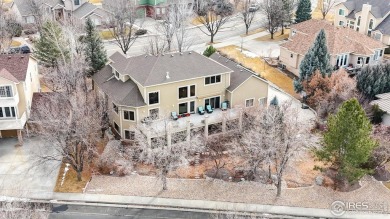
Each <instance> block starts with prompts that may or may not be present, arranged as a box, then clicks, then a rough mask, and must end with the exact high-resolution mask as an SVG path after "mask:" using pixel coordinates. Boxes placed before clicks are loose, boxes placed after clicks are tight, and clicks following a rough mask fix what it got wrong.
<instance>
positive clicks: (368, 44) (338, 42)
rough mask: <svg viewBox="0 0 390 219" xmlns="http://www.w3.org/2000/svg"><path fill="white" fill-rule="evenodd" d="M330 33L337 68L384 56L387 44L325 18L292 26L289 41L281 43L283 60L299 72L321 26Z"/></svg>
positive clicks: (367, 61) (283, 64) (365, 62)
mask: <svg viewBox="0 0 390 219" xmlns="http://www.w3.org/2000/svg"><path fill="white" fill-rule="evenodd" d="M321 29H323V30H324V31H325V34H326V40H327V46H328V52H329V54H330V63H331V65H332V66H334V67H335V68H340V67H352V68H360V67H362V66H363V65H367V64H375V63H378V62H379V61H381V60H382V58H383V54H384V50H385V49H386V47H387V46H386V45H385V44H383V43H381V42H380V41H377V40H374V39H373V38H371V37H368V36H367V35H363V34H361V33H359V32H356V31H355V30H352V29H350V28H347V27H340V26H335V25H332V24H331V23H329V22H327V21H325V20H314V19H312V20H308V21H304V22H302V23H299V24H294V25H292V26H291V31H290V36H289V38H288V41H287V42H285V43H282V44H281V45H280V57H279V60H280V63H281V64H282V66H283V67H284V68H286V69H287V70H288V71H290V72H292V73H294V74H295V75H297V76H299V65H300V63H301V62H302V60H303V58H304V56H305V54H306V53H307V51H308V50H309V48H310V47H311V46H312V45H313V44H314V41H315V38H316V37H317V34H318V33H319V32H320V30H321Z"/></svg>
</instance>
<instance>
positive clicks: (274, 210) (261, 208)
mask: <svg viewBox="0 0 390 219" xmlns="http://www.w3.org/2000/svg"><path fill="white" fill-rule="evenodd" d="M29 198H30V199H35V200H42V201H50V202H52V203H67V202H72V203H73V204H75V203H79V204H81V205H85V204H86V203H87V204H89V205H94V206H96V205H97V206H99V205H102V206H107V205H114V206H117V207H130V206H137V207H141V208H142V207H148V208H163V209H176V210H179V209H186V210H187V211H191V210H193V211H224V212H248V213H261V214H267V213H268V214H278V215H289V216H297V217H299V216H304V217H321V218H336V217H335V215H333V214H332V212H331V211H330V209H317V208H300V207H288V206H274V205H259V204H243V203H233V202H217V201H206V200H184V199H171V198H156V197H140V196H119V195H100V194H80V193H79V194H73V193H72V194H70V193H54V194H53V197H52V200H48V199H46V200H43V199H42V198H41V197H40V196H39V195H37V196H30V197H29ZM2 200H7V197H0V201H2ZM388 217H389V216H388V215H386V214H376V213H363V212H345V213H344V214H343V215H342V216H340V217H337V218H355V219H360V218H361V219H382V218H388Z"/></svg>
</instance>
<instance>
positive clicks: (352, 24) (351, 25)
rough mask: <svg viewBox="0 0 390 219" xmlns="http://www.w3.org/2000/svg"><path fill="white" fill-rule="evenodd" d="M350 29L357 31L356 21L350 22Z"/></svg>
mask: <svg viewBox="0 0 390 219" xmlns="http://www.w3.org/2000/svg"><path fill="white" fill-rule="evenodd" d="M349 28H351V29H355V22H354V21H349Z"/></svg>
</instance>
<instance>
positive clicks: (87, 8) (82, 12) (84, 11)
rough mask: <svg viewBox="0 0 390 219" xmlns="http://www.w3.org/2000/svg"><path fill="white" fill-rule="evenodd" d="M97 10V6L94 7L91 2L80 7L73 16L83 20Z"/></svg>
mask: <svg viewBox="0 0 390 219" xmlns="http://www.w3.org/2000/svg"><path fill="white" fill-rule="evenodd" d="M96 8H97V6H96V5H93V4H91V3H89V2H86V3H84V4H83V5H81V6H80V7H78V8H77V9H76V10H75V11H74V12H73V15H74V16H76V17H77V18H83V17H85V16H86V15H88V14H89V13H91V12H93V11H94V10H95V9H96Z"/></svg>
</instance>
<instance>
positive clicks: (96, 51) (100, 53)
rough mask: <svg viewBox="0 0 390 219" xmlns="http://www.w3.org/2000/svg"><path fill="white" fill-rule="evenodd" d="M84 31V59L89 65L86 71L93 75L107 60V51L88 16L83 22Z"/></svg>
mask: <svg viewBox="0 0 390 219" xmlns="http://www.w3.org/2000/svg"><path fill="white" fill-rule="evenodd" d="M85 31H86V36H85V38H84V39H83V40H84V41H83V42H84V44H85V48H84V52H85V61H86V62H87V63H88V65H89V70H88V73H89V74H90V75H93V74H94V73H96V72H97V71H99V70H100V69H102V68H103V67H104V66H105V65H106V63H107V61H108V59H107V53H106V50H105V49H104V45H103V42H102V39H101V38H100V35H99V33H98V32H97V30H96V27H95V25H94V24H93V22H92V20H91V19H90V18H88V19H87V21H86V22H85Z"/></svg>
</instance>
